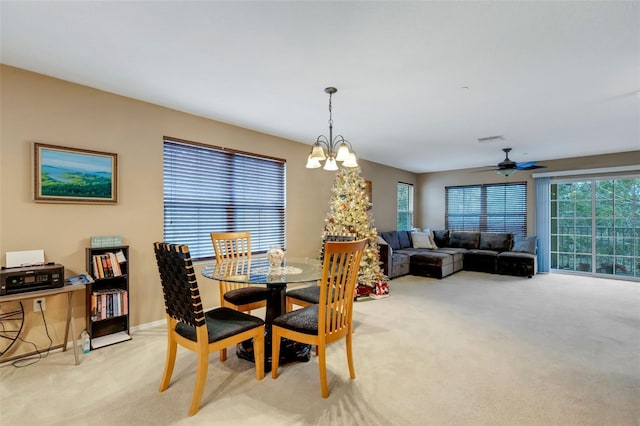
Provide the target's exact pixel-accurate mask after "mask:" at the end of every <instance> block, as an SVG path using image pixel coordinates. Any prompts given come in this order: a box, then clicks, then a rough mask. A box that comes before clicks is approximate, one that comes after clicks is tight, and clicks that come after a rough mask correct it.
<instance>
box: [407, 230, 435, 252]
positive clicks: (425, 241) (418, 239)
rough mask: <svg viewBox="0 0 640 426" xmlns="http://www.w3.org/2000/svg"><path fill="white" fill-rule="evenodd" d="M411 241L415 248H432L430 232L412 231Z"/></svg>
mask: <svg viewBox="0 0 640 426" xmlns="http://www.w3.org/2000/svg"><path fill="white" fill-rule="evenodd" d="M411 241H412V242H413V248H423V249H431V248H433V246H432V245H431V238H430V237H429V234H427V233H424V232H412V233H411Z"/></svg>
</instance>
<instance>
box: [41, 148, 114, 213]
mask: <svg viewBox="0 0 640 426" xmlns="http://www.w3.org/2000/svg"><path fill="white" fill-rule="evenodd" d="M33 159H34V161H33V164H34V179H33V187H34V200H35V201H36V202H51V203H83V204H84V203H90V204H93V203H99V204H115V203H117V202H118V154H112V153H109V152H100V151H92V150H87V149H80V148H69V147H64V146H57V145H48V144H43V143H37V142H36V143H34V144H33Z"/></svg>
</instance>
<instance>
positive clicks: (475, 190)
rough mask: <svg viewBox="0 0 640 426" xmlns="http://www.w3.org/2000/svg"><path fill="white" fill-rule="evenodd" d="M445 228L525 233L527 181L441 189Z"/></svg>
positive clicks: (515, 233)
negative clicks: (443, 196) (444, 197)
mask: <svg viewBox="0 0 640 426" xmlns="http://www.w3.org/2000/svg"><path fill="white" fill-rule="evenodd" d="M445 192H446V210H445V227H446V228H447V229H451V230H454V231H455V230H458V231H480V232H511V233H513V234H514V235H527V183H526V182H516V183H498V184H485V185H468V186H449V187H446V188H445Z"/></svg>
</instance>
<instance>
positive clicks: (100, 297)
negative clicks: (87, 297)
mask: <svg viewBox="0 0 640 426" xmlns="http://www.w3.org/2000/svg"><path fill="white" fill-rule="evenodd" d="M128 299H129V294H128V293H127V290H123V289H120V288H113V289H108V290H96V291H94V292H93V293H91V321H99V320H101V319H108V318H113V317H119V316H121V315H127V314H128V313H129V308H128V307H129V303H128Z"/></svg>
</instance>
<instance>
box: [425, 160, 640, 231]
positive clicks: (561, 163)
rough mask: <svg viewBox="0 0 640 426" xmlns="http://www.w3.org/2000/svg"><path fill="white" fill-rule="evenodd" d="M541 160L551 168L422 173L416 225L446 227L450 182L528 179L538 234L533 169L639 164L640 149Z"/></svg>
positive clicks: (530, 222) (531, 218)
mask: <svg viewBox="0 0 640 426" xmlns="http://www.w3.org/2000/svg"><path fill="white" fill-rule="evenodd" d="M539 163H540V164H544V165H546V166H548V168H546V169H538V170H530V171H522V172H517V173H515V174H514V175H512V176H510V177H508V178H505V177H503V176H500V175H498V174H497V173H495V172H491V171H489V172H480V173H473V172H474V171H476V170H478V169H465V170H451V171H446V172H437V173H425V174H422V175H419V176H418V181H417V182H418V184H417V186H418V188H419V189H418V191H419V195H418V198H419V201H418V202H419V207H418V209H417V211H418V213H417V215H416V217H417V218H419V220H417V222H419V224H417V225H416V226H419V227H422V228H427V227H430V228H431V229H443V228H444V215H445V187H447V186H455V185H472V184H478V183H500V182H505V181H506V182H523V181H526V182H527V211H528V216H527V230H528V233H529V234H530V235H535V233H536V230H535V191H534V186H535V185H534V180H533V178H532V177H531V175H532V174H533V173H542V172H545V173H546V172H557V171H565V170H580V169H593V168H600V167H614V166H627V165H638V164H640V151H631V152H622V153H617V154H606V155H597V156H589V157H576V158H566V159H559V160H551V161H540V162H539Z"/></svg>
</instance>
